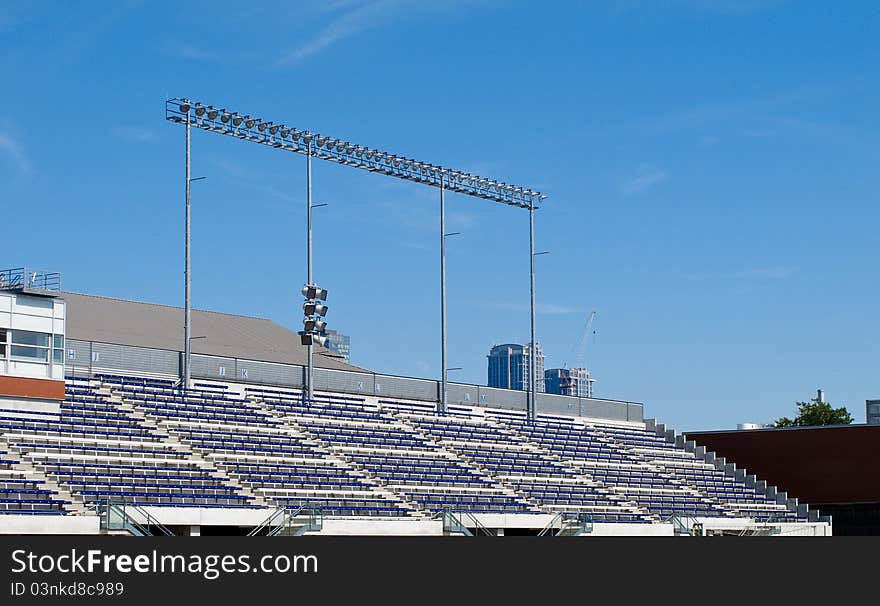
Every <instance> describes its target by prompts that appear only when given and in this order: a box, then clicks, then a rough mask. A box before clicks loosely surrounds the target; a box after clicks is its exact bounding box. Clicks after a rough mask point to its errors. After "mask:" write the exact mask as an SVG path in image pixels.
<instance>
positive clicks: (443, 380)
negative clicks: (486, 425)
mask: <svg viewBox="0 0 880 606" xmlns="http://www.w3.org/2000/svg"><path fill="white" fill-rule="evenodd" d="M443 185H444V184H443V177H442V176H441V177H440V404H439V406H438V407H437V410H438V411H439V412H446V376H447V370H446V199H445V195H444V193H445V192H444V188H443Z"/></svg>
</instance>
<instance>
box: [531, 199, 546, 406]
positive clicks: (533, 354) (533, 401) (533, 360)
mask: <svg viewBox="0 0 880 606" xmlns="http://www.w3.org/2000/svg"><path fill="white" fill-rule="evenodd" d="M547 252H548V251H542V252H539V253H536V252H535V203H534V201H532V202H531V203H530V204H529V299H530V304H529V315H530V316H531V318H530V319H531V341H530V343H529V397H528V402H527V405H526V417H527V418H528V420H529V421H534V420H535V417H536V416H537V414H538V402H537V396H538V394H537V374H538V373H537V364H538V355H537V351H536V349H537V347H536V343H535V341H536V339H535V257H536V256H538V255H546V254H547Z"/></svg>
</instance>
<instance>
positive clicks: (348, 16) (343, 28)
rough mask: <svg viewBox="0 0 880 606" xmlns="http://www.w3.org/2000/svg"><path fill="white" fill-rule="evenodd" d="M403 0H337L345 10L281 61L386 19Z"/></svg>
mask: <svg viewBox="0 0 880 606" xmlns="http://www.w3.org/2000/svg"><path fill="white" fill-rule="evenodd" d="M402 1H403V0H361V1H341V2H335V3H334V4H335V5H336V6H335V8H338V9H341V10H343V11H344V12H342V13H340V14H339V15H337V16H336V18H334V19H333V20H332V21H331V22H330V23H329V24H327V25H326V26H325V27H324V28H323V29H321V30H320V31H319V32H318V33H317V34H316V35H315V36H314V37H312V38H310V39H309V40H307V41H306V42H305V43H304V44H302V45H300V46H298V47H296V48H295V49H293V50H292V51H290V52H289V53H287V54H286V55H284V56H283V57H281V59H279V60H278V64H279V65H287V64H290V63H296V62H298V61H301V60H303V59H305V58H306V57H309V56H311V55H314V54H317V53H319V52H321V51H323V50H325V49H327V48H330V47H331V46H333V45H334V44H336V43H337V42H340V41H341V40H345V39H346V38H348V37H350V36H353V35H355V34H357V33H360V32H362V31H365V30H368V29H372V28H374V27H377V26H379V25H381V24H383V23H385V22H386V21H387V20H388V19H390V18H392V16H393V14H394V12H393V11H391V10H389V9H391V8H392V7H395V6H396V5H399V4H401V2H402Z"/></svg>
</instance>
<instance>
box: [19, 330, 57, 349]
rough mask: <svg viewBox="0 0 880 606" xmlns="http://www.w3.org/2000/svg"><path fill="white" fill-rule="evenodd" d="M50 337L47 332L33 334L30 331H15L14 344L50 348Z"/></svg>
mask: <svg viewBox="0 0 880 606" xmlns="http://www.w3.org/2000/svg"><path fill="white" fill-rule="evenodd" d="M50 336H51V335H49V334H48V333H45V332H31V331H30V330H13V331H12V342H13V343H14V344H15V345H31V346H34V347H49V337H50Z"/></svg>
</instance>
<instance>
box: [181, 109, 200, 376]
mask: <svg viewBox="0 0 880 606" xmlns="http://www.w3.org/2000/svg"><path fill="white" fill-rule="evenodd" d="M190 108H191V106H190V104H189V101H188V100H186V99H183V100H182V102H181V104H180V111H181V112H182V113H183V114H184V116H185V122H186V129H185V133H186V135H185V137H186V145H185V148H186V152H185V153H186V211H185V215H186V219H185V223H186V225H185V227H184V232H185V233H184V240H185V242H184V248H185V253H184V256H185V260H184V269H183V273H184V296H183V298H184V303H183V386H184V388H185V389H189V384H190V378H191V375H192V370H191V365H192V347H191V344H190V341H192V337H191V335H192V296H191V291H192V288H191V285H192V266H191V263H190V248H191V235H192V231H191V221H190V218H191V211H190V207H191V204H190V202H191V199H192V195H191V193H192V192H191V189H192V182H193V181H199V180H201V179H204V178H205V177H196V178H192V177H190V114H189V110H190Z"/></svg>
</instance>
